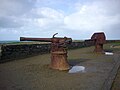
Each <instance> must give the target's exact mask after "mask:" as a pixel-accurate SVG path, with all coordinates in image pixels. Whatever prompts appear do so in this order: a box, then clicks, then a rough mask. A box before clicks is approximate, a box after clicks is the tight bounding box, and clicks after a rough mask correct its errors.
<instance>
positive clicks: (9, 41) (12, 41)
mask: <svg viewBox="0 0 120 90" xmlns="http://www.w3.org/2000/svg"><path fill="white" fill-rule="evenodd" d="M14 42H20V41H19V40H0V44H4V43H14Z"/></svg>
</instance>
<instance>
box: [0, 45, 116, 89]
mask: <svg viewBox="0 0 120 90" xmlns="http://www.w3.org/2000/svg"><path fill="white" fill-rule="evenodd" d="M107 47H110V45H107ZM107 47H105V48H107ZM93 49H94V47H88V48H82V49H76V50H70V51H69V52H68V60H69V63H70V65H71V66H73V65H80V66H84V67H85V71H84V72H79V73H72V74H69V73H68V71H64V72H62V71H57V70H52V69H49V67H48V64H49V63H50V55H49V54H44V55H39V56H34V57H31V58H26V59H21V60H17V61H11V62H7V63H2V64H0V90H102V87H103V85H104V82H105V81H106V79H107V78H108V77H109V74H110V72H111V70H112V69H113V67H114V63H115V60H116V59H114V56H113V55H110V56H108V55H104V54H95V53H93V52H92V51H93ZM107 49H109V48H107Z"/></svg>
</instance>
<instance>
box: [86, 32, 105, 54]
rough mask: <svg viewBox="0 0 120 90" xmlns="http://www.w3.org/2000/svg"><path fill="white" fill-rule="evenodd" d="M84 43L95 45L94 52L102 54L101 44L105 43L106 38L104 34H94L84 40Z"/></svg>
mask: <svg viewBox="0 0 120 90" xmlns="http://www.w3.org/2000/svg"><path fill="white" fill-rule="evenodd" d="M85 42H93V44H94V45H95V49H94V52H101V53H103V52H104V50H103V44H105V43H106V36H105V34H104V32H98V33H94V34H93V35H92V37H91V39H89V40H85Z"/></svg>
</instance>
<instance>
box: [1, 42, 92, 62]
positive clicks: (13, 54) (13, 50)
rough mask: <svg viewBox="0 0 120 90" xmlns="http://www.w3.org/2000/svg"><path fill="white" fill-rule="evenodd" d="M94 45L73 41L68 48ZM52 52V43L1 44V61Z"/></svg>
mask: <svg viewBox="0 0 120 90" xmlns="http://www.w3.org/2000/svg"><path fill="white" fill-rule="evenodd" d="M91 45H93V43H92V42H72V44H70V45H68V49H76V48H81V47H86V46H91ZM49 52H50V43H47V44H46V43H45V44H3V45H0V62H6V61H9V60H17V59H21V58H26V57H30V56H34V55H39V54H44V53H49Z"/></svg>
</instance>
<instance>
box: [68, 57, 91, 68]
mask: <svg viewBox="0 0 120 90" xmlns="http://www.w3.org/2000/svg"><path fill="white" fill-rule="evenodd" d="M88 60H90V59H84V58H79V59H69V60H68V62H69V64H70V66H75V65H79V64H80V63H82V62H86V61H88Z"/></svg>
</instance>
